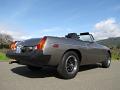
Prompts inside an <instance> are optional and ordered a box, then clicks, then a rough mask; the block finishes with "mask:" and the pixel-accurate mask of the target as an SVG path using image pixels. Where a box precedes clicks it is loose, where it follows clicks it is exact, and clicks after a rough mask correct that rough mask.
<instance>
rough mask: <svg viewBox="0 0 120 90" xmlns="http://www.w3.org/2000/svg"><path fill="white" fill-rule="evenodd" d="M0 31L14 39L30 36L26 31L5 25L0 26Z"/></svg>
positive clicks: (23, 38)
mask: <svg viewBox="0 0 120 90" xmlns="http://www.w3.org/2000/svg"><path fill="white" fill-rule="evenodd" d="M0 33H3V34H8V35H11V36H12V37H13V39H14V40H25V39H29V38H31V37H30V36H29V35H28V34H27V33H25V32H22V31H21V30H20V29H18V28H11V27H9V26H6V25H1V26H0Z"/></svg>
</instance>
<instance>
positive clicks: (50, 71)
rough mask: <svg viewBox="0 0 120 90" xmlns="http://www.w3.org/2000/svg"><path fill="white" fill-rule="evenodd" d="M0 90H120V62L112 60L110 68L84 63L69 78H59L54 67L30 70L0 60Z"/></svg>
mask: <svg viewBox="0 0 120 90" xmlns="http://www.w3.org/2000/svg"><path fill="white" fill-rule="evenodd" d="M0 90H120V62H118V61H114V62H112V64H111V67H110V68H108V69H105V68H101V67H100V66H99V65H87V66H82V67H80V71H79V73H78V74H77V76H76V77H75V78H74V79H70V80H63V79H60V78H59V76H58V74H57V72H56V69H54V68H44V69H42V70H40V71H37V72H31V71H30V70H28V69H27V68H26V67H25V66H22V65H18V64H12V65H9V64H8V62H0Z"/></svg>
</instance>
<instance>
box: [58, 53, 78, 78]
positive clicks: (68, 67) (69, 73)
mask: <svg viewBox="0 0 120 90" xmlns="http://www.w3.org/2000/svg"><path fill="white" fill-rule="evenodd" d="M79 64H80V59H79V57H78V55H77V54H76V53H75V52H73V51H68V52H66V53H65V54H64V55H63V57H62V60H61V61H60V63H59V65H58V67H57V72H58V73H59V75H60V76H61V78H63V79H72V78H74V77H75V76H76V74H77V73H78V71H79Z"/></svg>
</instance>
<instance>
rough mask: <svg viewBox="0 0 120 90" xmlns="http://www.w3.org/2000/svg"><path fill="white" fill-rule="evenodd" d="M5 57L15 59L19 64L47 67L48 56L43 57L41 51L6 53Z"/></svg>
mask: <svg viewBox="0 0 120 90" xmlns="http://www.w3.org/2000/svg"><path fill="white" fill-rule="evenodd" d="M6 56H7V57H9V58H11V59H15V60H16V61H17V62H18V63H19V64H23V65H32V66H38V67H39V66H41V65H48V63H49V60H50V57H51V56H50V55H44V54H43V52H42V51H31V52H26V53H15V51H8V52H7V53H6Z"/></svg>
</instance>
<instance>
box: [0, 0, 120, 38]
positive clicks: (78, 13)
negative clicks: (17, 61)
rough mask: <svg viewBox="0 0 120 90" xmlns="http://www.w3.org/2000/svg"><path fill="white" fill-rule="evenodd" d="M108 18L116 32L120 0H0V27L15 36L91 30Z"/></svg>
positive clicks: (36, 35)
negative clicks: (114, 26)
mask: <svg viewBox="0 0 120 90" xmlns="http://www.w3.org/2000/svg"><path fill="white" fill-rule="evenodd" d="M109 20H112V21H113V22H112V25H113V24H114V23H115V25H116V27H117V29H118V30H117V31H118V32H119V31H120V29H119V22H120V0H0V31H1V32H7V33H8V34H9V33H10V34H11V35H13V34H14V35H13V37H15V38H17V39H19V38H20V37H23V38H26V37H31V38H32V37H40V36H44V35H51V36H52V35H54V36H64V35H65V34H67V33H69V32H77V33H80V32H86V31H89V32H93V33H94V30H95V29H96V27H95V25H96V24H98V23H101V22H104V23H105V22H106V21H109ZM95 32H96V31H95ZM101 33H102V32H101ZM15 34H16V35H17V36H15ZM118 36H119V35H118Z"/></svg>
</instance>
